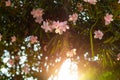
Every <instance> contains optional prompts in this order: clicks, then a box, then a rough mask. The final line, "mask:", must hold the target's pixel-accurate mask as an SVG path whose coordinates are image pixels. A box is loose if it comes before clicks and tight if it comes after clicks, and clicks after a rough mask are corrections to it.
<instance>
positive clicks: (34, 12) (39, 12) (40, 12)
mask: <svg viewBox="0 0 120 80" xmlns="http://www.w3.org/2000/svg"><path fill="white" fill-rule="evenodd" d="M43 14H44V12H43V9H41V8H38V9H33V10H32V11H31V15H33V18H35V22H36V23H39V24H41V23H42V21H43V18H42V15H43Z"/></svg>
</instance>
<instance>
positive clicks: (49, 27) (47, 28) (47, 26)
mask: <svg viewBox="0 0 120 80" xmlns="http://www.w3.org/2000/svg"><path fill="white" fill-rule="evenodd" d="M41 28H42V29H44V30H45V32H48V31H50V32H52V31H53V28H52V25H51V24H50V23H49V22H48V21H43V25H42V26H41Z"/></svg>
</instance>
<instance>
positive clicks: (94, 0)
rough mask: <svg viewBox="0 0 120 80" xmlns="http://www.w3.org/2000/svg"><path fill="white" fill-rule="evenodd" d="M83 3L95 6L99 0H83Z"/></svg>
mask: <svg viewBox="0 0 120 80" xmlns="http://www.w3.org/2000/svg"><path fill="white" fill-rule="evenodd" d="M83 1H85V2H88V3H90V4H93V5H95V4H96V3H97V0H83Z"/></svg>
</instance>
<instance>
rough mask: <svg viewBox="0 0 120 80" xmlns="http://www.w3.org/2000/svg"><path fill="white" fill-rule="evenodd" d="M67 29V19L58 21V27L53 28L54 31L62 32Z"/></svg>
mask: <svg viewBox="0 0 120 80" xmlns="http://www.w3.org/2000/svg"><path fill="white" fill-rule="evenodd" d="M67 29H69V26H68V25H67V21H64V22H59V24H58V27H56V29H55V33H58V34H60V35H61V34H62V33H63V32H66V30H67Z"/></svg>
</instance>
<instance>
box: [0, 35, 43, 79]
mask: <svg viewBox="0 0 120 80" xmlns="http://www.w3.org/2000/svg"><path fill="white" fill-rule="evenodd" d="M11 39H12V40H11V42H15V41H16V37H15V36H12V37H11ZM4 44H8V43H7V42H6V41H4ZM32 44H33V45H32ZM9 45H11V44H8V45H7V46H9ZM25 45H26V46H25ZM12 46H14V44H13V45H12ZM29 48H30V51H29V53H32V52H34V53H35V54H34V53H32V54H28V52H27V51H26V50H28V49H29ZM40 49H41V47H40V44H39V41H37V37H36V36H29V37H27V38H25V39H24V41H23V45H21V46H20V49H18V50H17V51H16V50H13V51H12V52H10V51H9V50H7V48H6V49H5V50H4V51H3V55H2V56H1V58H0V62H2V64H1V67H0V76H3V75H5V76H7V77H9V79H11V80H12V77H13V76H14V75H15V74H16V75H22V77H23V78H24V79H26V78H27V75H28V74H31V73H30V72H32V71H34V72H39V71H40V67H39V65H40V60H41V56H42V55H41V53H39V54H38V53H37V51H38V52H39V50H40ZM31 56H32V59H30V60H32V61H33V62H32V63H31V61H30V60H29V57H31ZM34 61H35V62H34ZM14 70H15V72H14ZM36 80H37V79H36Z"/></svg>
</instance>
